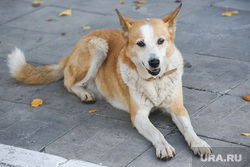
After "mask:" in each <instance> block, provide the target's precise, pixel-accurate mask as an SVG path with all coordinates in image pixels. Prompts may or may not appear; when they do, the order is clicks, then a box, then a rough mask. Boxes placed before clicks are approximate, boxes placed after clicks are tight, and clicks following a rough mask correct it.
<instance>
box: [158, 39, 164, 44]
mask: <svg viewBox="0 0 250 167" xmlns="http://www.w3.org/2000/svg"><path fill="white" fill-rule="evenodd" d="M164 41H165V40H164V39H162V38H159V39H158V41H157V44H158V45H161V44H163V43H164Z"/></svg>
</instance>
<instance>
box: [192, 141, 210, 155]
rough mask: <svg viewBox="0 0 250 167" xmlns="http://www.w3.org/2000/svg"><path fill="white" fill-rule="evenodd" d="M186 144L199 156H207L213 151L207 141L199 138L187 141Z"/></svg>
mask: <svg viewBox="0 0 250 167" xmlns="http://www.w3.org/2000/svg"><path fill="white" fill-rule="evenodd" d="M188 145H189V147H190V148H191V149H192V150H193V152H194V154H195V155H197V154H198V155H199V156H200V157H209V155H210V154H212V152H213V150H212V148H211V147H210V146H209V145H208V144H207V142H205V141H204V140H202V139H200V138H198V139H196V140H193V141H189V142H188Z"/></svg>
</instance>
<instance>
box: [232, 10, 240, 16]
mask: <svg viewBox="0 0 250 167" xmlns="http://www.w3.org/2000/svg"><path fill="white" fill-rule="evenodd" d="M231 13H232V14H236V15H237V14H239V11H237V10H235V11H231Z"/></svg>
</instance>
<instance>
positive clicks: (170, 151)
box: [155, 142, 175, 161]
mask: <svg viewBox="0 0 250 167" xmlns="http://www.w3.org/2000/svg"><path fill="white" fill-rule="evenodd" d="M155 148H156V156H157V157H158V158H159V159H161V160H164V161H168V160H170V159H172V158H173V157H174V156H175V149H174V148H173V147H172V146H171V145H170V144H168V143H167V142H163V143H161V144H158V145H156V147H155Z"/></svg>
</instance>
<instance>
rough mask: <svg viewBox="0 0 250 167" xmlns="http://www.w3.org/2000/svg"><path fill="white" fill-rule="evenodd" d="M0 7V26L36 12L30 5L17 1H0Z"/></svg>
mask: <svg viewBox="0 0 250 167" xmlns="http://www.w3.org/2000/svg"><path fill="white" fill-rule="evenodd" d="M0 6H1V10H0V15H1V20H0V25H2V24H4V23H7V22H9V21H12V20H15V19H17V18H19V17H21V16H23V15H26V14H28V13H30V12H32V11H34V10H36V9H35V8H34V7H32V6H31V5H30V4H28V3H25V2H22V1H17V0H1V2H0ZM13 11H15V12H13Z"/></svg>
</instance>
